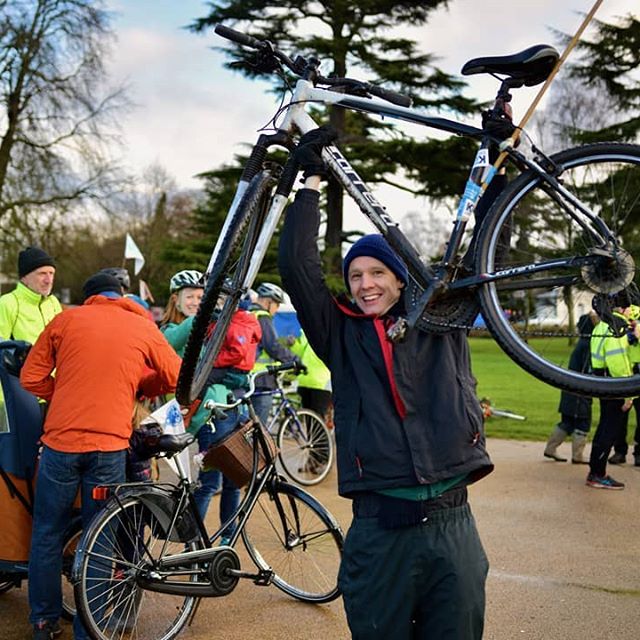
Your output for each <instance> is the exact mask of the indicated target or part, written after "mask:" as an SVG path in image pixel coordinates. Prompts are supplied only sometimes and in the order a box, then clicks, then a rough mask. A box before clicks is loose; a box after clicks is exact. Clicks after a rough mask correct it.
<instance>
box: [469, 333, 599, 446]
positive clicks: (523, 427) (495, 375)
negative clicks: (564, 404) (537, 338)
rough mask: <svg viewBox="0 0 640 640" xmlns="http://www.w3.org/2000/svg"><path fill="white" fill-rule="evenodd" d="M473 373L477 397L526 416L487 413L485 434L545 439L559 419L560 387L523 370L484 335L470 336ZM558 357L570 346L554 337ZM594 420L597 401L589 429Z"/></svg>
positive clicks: (568, 350) (566, 352) (567, 351)
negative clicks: (517, 416) (522, 418)
mask: <svg viewBox="0 0 640 640" xmlns="http://www.w3.org/2000/svg"><path fill="white" fill-rule="evenodd" d="M469 343H470V345H471V359H472V367H473V373H474V375H475V377H476V378H477V380H478V398H484V397H487V398H489V399H490V400H491V406H492V407H493V408H494V409H503V410H507V411H511V412H513V413H517V414H520V415H522V416H526V418H527V419H526V420H524V421H520V420H513V419H509V418H500V417H490V418H488V419H487V420H486V422H485V426H486V432H487V435H488V436H489V437H492V436H493V437H497V438H511V439H518V440H546V439H547V438H548V436H549V433H550V432H551V429H552V427H553V426H554V425H555V424H557V422H558V419H559V414H558V403H559V401H560V391H559V390H558V389H556V388H555V387H551V386H549V385H547V384H544V383H543V382H540V381H539V380H538V379H537V378H534V377H533V376H531V375H530V374H528V373H526V372H525V371H523V370H522V369H520V367H518V366H517V365H516V364H515V363H513V362H512V361H511V360H510V359H509V357H508V356H507V355H506V354H505V353H504V352H503V351H502V350H501V349H500V347H498V345H497V344H496V343H495V342H494V341H493V340H492V339H488V338H470V340H469ZM557 349H558V353H557V358H558V360H566V358H567V357H568V354H569V352H570V351H571V347H569V346H568V345H567V344H566V341H565V340H564V339H560V338H559V339H558V345H557ZM597 420H598V402H597V400H596V401H594V403H593V419H592V429H591V431H592V432H593V431H594V430H595V425H596V424H597Z"/></svg>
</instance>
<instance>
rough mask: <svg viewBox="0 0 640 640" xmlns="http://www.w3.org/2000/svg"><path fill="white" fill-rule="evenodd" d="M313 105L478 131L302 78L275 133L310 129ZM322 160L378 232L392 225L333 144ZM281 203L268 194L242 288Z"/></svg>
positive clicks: (242, 187) (240, 190)
mask: <svg viewBox="0 0 640 640" xmlns="http://www.w3.org/2000/svg"><path fill="white" fill-rule="evenodd" d="M314 103H320V104H333V105H336V106H342V107H345V108H348V109H351V110H354V111H364V112H366V113H374V114H375V113H378V114H380V115H381V116H384V117H390V118H396V119H399V120H406V121H407V122H413V123H416V124H422V125H426V126H430V127H434V128H437V129H441V130H443V131H449V132H453V133H458V134H460V133H466V134H467V135H473V136H477V137H480V136H481V135H482V130H481V129H477V128H476V127H471V126H467V125H463V124H460V123H458V122H455V121H452V120H447V119H445V118H432V117H429V116H425V115H424V114H422V113H420V112H418V111H416V110H414V109H409V108H406V107H400V106H396V105H392V104H391V103H389V102H386V101H384V100H379V99H376V98H360V97H357V96H350V95H345V94H340V93H337V92H335V91H330V90H328V89H322V88H318V87H314V86H313V83H312V82H310V81H308V80H302V79H301V80H298V81H297V83H296V87H295V90H294V92H293V95H292V97H291V101H290V102H289V105H288V106H287V107H286V110H285V115H284V119H283V121H282V124H281V125H280V127H279V131H284V132H286V133H291V132H292V131H294V130H296V129H297V130H298V131H299V132H300V133H301V134H305V133H307V132H309V131H311V130H313V129H316V128H317V127H318V125H317V123H316V122H315V121H314V120H313V118H312V117H311V116H310V115H309V114H308V113H307V112H306V106H307V104H314ZM322 158H323V160H324V161H325V163H326V164H327V166H328V167H329V168H330V170H331V171H332V173H333V174H334V175H335V176H336V178H337V179H338V181H339V182H340V183H341V184H342V186H343V187H344V188H345V190H346V191H347V193H349V195H350V196H351V197H352V198H353V199H354V200H355V202H356V203H357V204H358V206H359V207H360V209H361V210H362V211H363V212H364V213H365V215H366V216H367V217H368V218H369V219H370V220H371V221H372V223H373V224H374V225H375V226H376V228H377V229H378V230H379V231H380V232H381V233H385V232H386V231H387V229H388V228H389V227H397V226H398V223H397V222H396V221H395V220H393V219H392V218H391V217H390V216H389V214H388V213H387V211H386V210H385V208H384V207H383V206H382V205H381V204H380V203H379V202H378V200H377V199H376V197H375V196H374V195H373V194H372V193H371V191H369V189H368V187H367V185H366V184H365V183H364V181H363V180H362V179H361V178H360V176H359V175H358V173H357V172H356V171H355V169H354V168H353V167H352V166H351V164H350V163H349V161H348V160H347V159H346V158H345V157H344V156H343V155H342V153H341V152H340V150H339V149H338V148H337V147H335V146H329V147H326V148H325V149H324V150H323V153H322ZM248 184H249V183H248V182H247V181H246V180H241V181H240V182H239V183H238V187H237V189H236V193H235V196H234V198H233V202H232V204H231V207H230V209H229V213H228V215H227V218H226V219H225V222H224V225H223V227H222V231H221V232H220V235H219V236H218V240H217V242H216V245H215V247H214V250H213V253H212V255H211V259H210V260H209V264H208V266H207V274H209V273H210V272H211V269H212V268H213V264H214V263H215V261H216V258H217V255H218V253H219V251H220V245H221V242H222V239H223V238H224V237H225V235H226V230H227V228H228V225H229V223H230V220H231V219H232V218H233V215H234V213H235V211H236V209H237V208H238V205H239V203H240V201H241V200H242V196H243V195H244V193H245V191H246V189H247V186H248ZM287 201H288V197H286V196H281V195H276V196H274V198H273V199H272V201H271V205H270V207H269V211H268V213H267V215H266V218H265V222H264V224H263V226H262V230H261V233H260V236H259V239H258V242H257V245H256V248H255V251H254V254H253V257H252V259H251V262H250V266H249V270H248V272H247V277H246V278H245V281H244V283H243V286H244V287H245V288H247V289H248V288H249V287H250V286H251V285H252V284H253V282H254V280H255V278H256V276H257V275H258V271H259V270H260V265H261V264H262V260H263V259H264V256H265V254H266V252H267V248H268V246H269V243H270V242H271V238H272V237H273V234H274V233H275V229H276V227H277V225H278V221H279V220H280V216H281V215H282V212H283V211H284V208H285V207H286V204H287Z"/></svg>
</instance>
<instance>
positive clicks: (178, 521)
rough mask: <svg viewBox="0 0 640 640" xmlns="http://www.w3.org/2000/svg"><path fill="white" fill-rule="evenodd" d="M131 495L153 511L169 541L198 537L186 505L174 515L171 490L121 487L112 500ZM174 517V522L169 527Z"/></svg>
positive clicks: (153, 486)
mask: <svg viewBox="0 0 640 640" xmlns="http://www.w3.org/2000/svg"><path fill="white" fill-rule="evenodd" d="M131 496H133V497H135V498H137V499H138V500H140V502H142V503H143V504H144V505H145V506H146V507H147V508H148V509H149V511H151V513H153V515H154V517H155V518H156V520H157V521H158V524H159V525H160V526H161V527H162V531H163V532H164V534H165V537H166V538H167V539H168V540H169V541H170V542H183V543H185V544H187V543H188V542H192V541H193V540H195V539H198V538H199V537H200V531H199V529H198V525H197V523H196V520H195V518H194V516H193V514H192V513H191V511H190V510H189V508H188V506H185V507H184V508H183V509H182V512H181V513H180V514H179V515H178V516H177V517H175V514H176V510H177V507H178V498H177V496H176V495H175V494H174V492H173V491H172V490H170V489H168V488H165V487H161V486H157V485H138V486H131V487H126V488H123V490H121V491H120V492H119V493H118V495H117V496H114V498H113V500H114V501H116V500H122V499H123V498H128V497H131ZM174 518H175V522H174V524H173V527H171V523H172V522H173V521H174Z"/></svg>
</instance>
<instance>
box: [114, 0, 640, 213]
mask: <svg viewBox="0 0 640 640" xmlns="http://www.w3.org/2000/svg"><path fill="white" fill-rule="evenodd" d="M591 6H592V0H510V1H506V2H505V0H482V1H480V0H451V2H450V3H449V8H448V9H445V10H442V11H440V12H439V13H438V14H437V15H436V16H435V17H434V18H433V19H432V20H431V21H430V22H429V24H428V25H427V26H425V27H424V28H421V29H419V30H414V31H413V33H414V37H415V38H416V39H417V40H418V41H419V42H420V43H422V45H423V47H424V49H425V51H430V52H435V53H437V54H438V55H439V56H440V66H441V67H442V68H443V69H445V70H446V71H448V72H450V73H458V72H459V70H460V68H461V67H462V65H463V64H464V63H465V62H466V61H467V60H468V59H470V58H473V57H477V56H481V55H505V54H509V53H514V52H516V51H519V50H521V49H524V48H526V47H528V46H530V45H532V44H538V43H550V44H555V45H556V46H557V43H556V42H554V36H553V34H552V31H551V30H552V29H555V30H560V31H563V32H566V33H573V32H574V31H575V30H576V29H577V28H578V26H579V24H580V22H581V20H582V14H584V13H586V12H588V11H589V10H590V8H591ZM108 7H109V8H110V10H111V11H113V12H114V21H113V26H114V28H115V31H116V34H117V46H116V48H115V50H114V55H113V60H112V63H111V73H112V75H113V78H114V79H116V80H122V81H126V82H127V83H128V84H129V86H130V96H131V98H132V99H133V101H134V103H135V105H136V106H135V108H134V109H133V111H132V112H131V113H130V114H129V115H128V116H127V117H126V118H125V119H124V120H123V122H122V133H123V139H124V143H125V146H124V150H123V156H124V161H125V163H126V164H127V165H128V166H129V168H130V169H132V170H133V171H134V172H137V173H140V172H141V171H142V170H143V169H144V168H145V167H146V166H148V165H150V164H152V163H158V164H160V165H162V166H163V167H164V168H165V169H166V170H167V171H168V173H169V174H170V175H172V176H173V177H174V178H175V180H176V182H177V184H178V185H179V186H180V187H198V186H199V183H198V181H197V180H195V179H194V175H195V174H197V173H199V172H201V171H205V170H208V169H211V168H214V167H216V166H218V165H220V164H222V163H223V162H226V161H228V160H230V159H231V158H232V157H233V154H234V153H235V152H238V151H240V150H241V149H242V147H241V146H240V143H242V142H251V141H253V140H254V139H255V138H256V133H255V131H256V130H257V129H258V128H259V127H260V126H262V125H263V124H265V123H266V122H267V121H268V120H269V119H270V117H271V115H272V114H273V112H274V111H275V108H276V101H275V97H274V96H272V95H270V94H266V92H265V89H266V87H267V85H266V84H264V83H260V82H252V81H250V80H248V79H246V78H244V77H243V76H241V75H239V74H233V73H231V72H229V71H227V70H225V69H224V68H223V66H222V63H223V60H224V58H223V56H222V55H221V54H220V53H218V52H215V51H213V50H212V47H213V46H218V45H221V44H223V43H224V40H222V38H220V37H218V36H217V35H216V34H215V33H213V31H211V32H209V33H206V34H203V35H195V34H193V33H191V32H189V31H188V30H186V29H185V28H184V27H185V25H188V24H189V23H190V22H191V21H192V20H193V19H194V18H197V17H201V16H203V15H206V13H207V10H206V4H205V3H204V2H202V1H201V0H108ZM632 11H635V12H636V13H637V11H638V0H604V2H603V5H602V7H601V8H600V9H599V11H598V14H597V17H598V18H600V19H604V20H607V19H610V18H611V17H612V16H620V15H625V14H627V13H630V12H632ZM468 82H469V91H470V93H472V94H473V95H476V96H477V97H478V98H480V99H483V100H486V99H490V98H491V97H493V95H494V93H495V90H496V88H497V85H496V83H495V81H494V80H492V79H485V78H484V77H481V76H475V77H472V78H470V79H468ZM536 91H537V90H534V89H523V90H519V91H518V94H517V97H516V98H515V99H514V109H515V112H516V115H517V114H518V112H519V108H520V115H522V112H523V111H524V110H525V109H526V105H527V104H528V102H529V101H530V100H531V99H532V98H533V95H534V94H535V92H536ZM516 119H518V118H517V117H516ZM427 133H428V132H427ZM381 199H382V201H383V202H385V200H384V198H382V197H381ZM398 204H400V208H401V209H404V211H406V210H407V209H408V208H411V204H410V203H407V202H402V203H398ZM414 208H415V207H414ZM404 211H400V212H399V216H401V215H402V213H404Z"/></svg>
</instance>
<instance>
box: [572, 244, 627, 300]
mask: <svg viewBox="0 0 640 640" xmlns="http://www.w3.org/2000/svg"><path fill="white" fill-rule="evenodd" d="M591 255H595V256H598V259H597V260H594V261H593V262H592V263H591V264H588V265H585V266H584V267H582V268H581V270H580V271H581V273H582V278H583V279H584V281H585V283H586V284H587V285H588V286H589V287H590V288H591V289H593V291H596V292H597V293H616V292H617V291H621V290H622V289H624V288H625V287H628V286H629V285H630V284H631V282H632V281H633V276H634V275H635V271H636V265H635V262H634V260H633V258H632V257H631V254H630V253H629V252H628V251H625V250H624V249H621V248H620V247H616V248H615V249H613V250H611V249H593V250H592V251H591Z"/></svg>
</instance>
